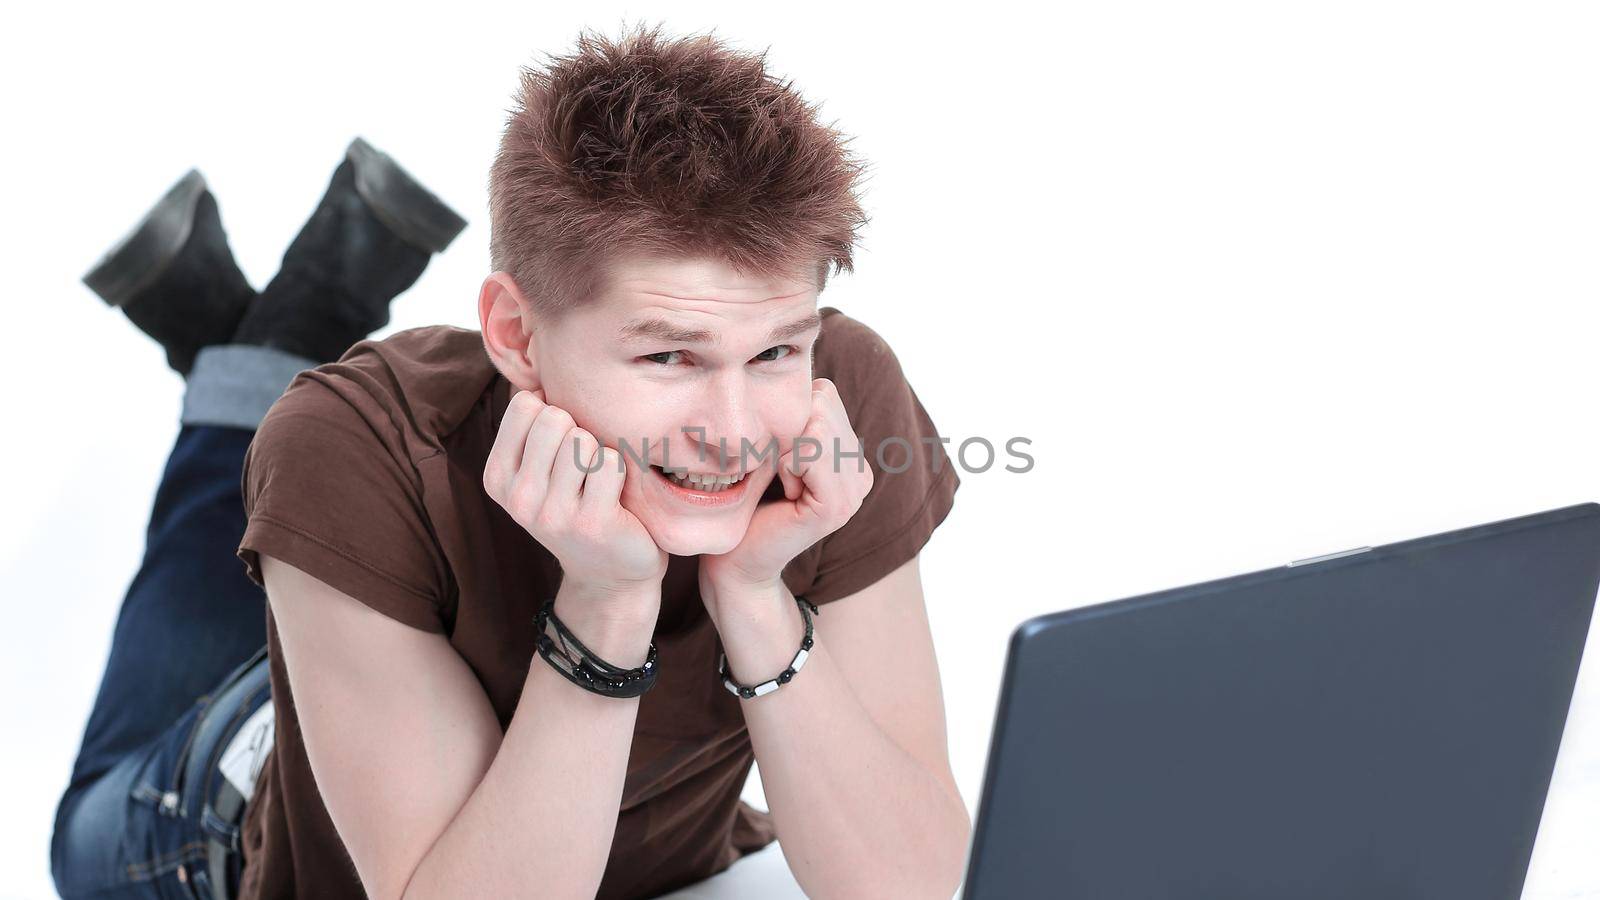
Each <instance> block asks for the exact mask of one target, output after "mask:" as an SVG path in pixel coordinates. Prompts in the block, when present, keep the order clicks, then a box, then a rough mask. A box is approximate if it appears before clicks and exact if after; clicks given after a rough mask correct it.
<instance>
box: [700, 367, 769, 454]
mask: <svg viewBox="0 0 1600 900" xmlns="http://www.w3.org/2000/svg"><path fill="white" fill-rule="evenodd" d="M752 399H753V398H752V397H751V396H750V390H749V386H748V385H747V384H746V383H745V379H744V378H743V376H742V373H738V374H733V373H730V374H726V375H723V376H720V377H718V378H715V379H713V380H712V381H711V383H710V387H709V388H708V390H707V393H706V396H705V398H704V400H703V401H702V402H701V403H700V404H699V406H700V410H701V418H700V421H697V422H691V423H689V424H690V426H692V427H691V429H690V430H689V431H688V434H689V441H690V443H691V444H694V445H696V448H697V450H698V451H699V452H700V453H701V454H702V456H701V458H702V459H704V460H705V461H706V462H708V463H711V464H712V465H715V466H716V467H717V468H719V469H730V468H734V467H735V466H737V465H739V456H740V448H741V447H742V446H743V444H744V443H745V442H748V443H750V444H752V445H756V443H757V435H758V432H759V430H760V424H759V420H758V417H757V416H756V411H755V409H754V408H753V406H752ZM757 449H759V447H757Z"/></svg>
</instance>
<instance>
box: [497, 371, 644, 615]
mask: <svg viewBox="0 0 1600 900" xmlns="http://www.w3.org/2000/svg"><path fill="white" fill-rule="evenodd" d="M624 475H625V473H624V471H623V466H622V457H621V454H620V453H619V452H618V451H617V450H615V449H613V448H611V447H602V446H601V445H600V442H599V441H598V440H597V439H596V438H595V437H594V435H592V434H590V433H589V432H587V431H585V430H584V429H582V428H579V427H577V425H576V424H575V423H574V422H573V419H572V415H571V414H570V413H568V412H567V411H566V410H564V409H561V408H559V407H556V406H552V405H550V404H549V403H546V402H545V399H544V391H542V390H533V391H526V390H523V391H518V392H517V393H516V394H515V395H514V396H513V397H512V398H511V402H510V405H508V406H507V407H506V412H505V417H504V419H503V420H502V421H501V422H500V432H499V434H497V435H496V436H495V441H494V447H493V449H491V450H490V451H489V459H488V462H487V463H486V464H485V465H484V469H483V488H484V490H485V491H487V492H488V494H489V496H490V497H492V498H494V500H495V502H496V503H499V504H500V506H501V507H503V508H504V509H505V511H506V512H507V513H509V514H510V515H511V518H512V519H514V520H515V521H516V522H517V524H519V525H521V526H522V527H523V528H524V529H526V530H527V532H528V533H529V534H530V535H532V536H533V537H534V539H535V540H537V541H538V542H539V543H540V544H542V545H543V546H544V547H545V548H546V549H547V550H549V551H550V552H551V553H552V554H554V555H555V557H556V559H557V560H559V561H560V563H561V570H562V573H563V578H564V580H565V582H569V583H570V582H577V583H578V584H580V585H582V586H583V587H584V588H586V589H587V590H586V591H585V593H588V594H590V595H591V596H594V597H614V598H617V602H619V603H622V602H627V601H628V600H629V599H630V598H633V597H636V596H638V595H639V593H640V591H639V589H640V588H642V587H649V586H651V585H656V586H659V584H660V581H661V577H662V576H663V575H664V574H666V571H667V553H666V551H664V550H662V549H661V548H660V547H658V546H657V545H656V542H655V540H654V539H652V538H651V537H650V533H649V532H648V531H646V530H645V527H644V525H643V524H642V523H640V521H639V519H638V518H637V517H635V516H634V514H633V513H631V512H629V511H628V510H626V509H624V508H623V507H622V505H621V503H620V502H619V498H620V497H621V495H622V484H623V479H624ZM616 612H618V613H625V612H631V610H616Z"/></svg>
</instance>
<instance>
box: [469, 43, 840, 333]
mask: <svg viewBox="0 0 1600 900" xmlns="http://www.w3.org/2000/svg"><path fill="white" fill-rule="evenodd" d="M661 30H662V26H661V25H656V26H654V27H650V28H646V27H645V26H644V25H643V24H641V25H639V26H638V27H637V28H636V29H634V30H632V31H628V30H627V29H626V28H624V30H623V33H622V36H621V37H620V38H619V39H618V40H616V41H612V40H609V39H608V38H606V37H604V36H602V35H599V34H595V33H593V32H591V31H590V30H588V29H584V30H583V31H582V32H580V34H579V36H578V42H577V47H576V49H575V51H574V52H573V53H571V54H570V55H566V56H556V57H553V58H551V59H550V61H549V63H548V64H547V65H545V66H542V67H538V68H532V67H530V68H524V69H523V70H522V80H521V85H520V88H519V90H518V92H517V95H516V99H515V107H514V108H513V109H512V110H511V113H510V117H509V119H508V120H507V122H506V129H505V133H504V134H503V135H502V137H501V140H500V148H499V152H498V153H497V154H496V156H495V160H494V165H493V166H492V168H491V169H490V173H489V220H490V238H489V253H490V262H491V264H492V265H493V266H494V268H495V270H496V271H505V272H509V273H510V274H511V276H512V278H513V279H514V280H515V281H516V283H517V286H518V287H519V288H521V289H522V292H523V294H524V295H526V296H527V297H528V299H529V301H530V303H531V304H532V305H533V306H534V308H535V309H536V310H537V311H541V312H545V313H549V314H553V315H559V314H560V313H562V312H564V311H566V310H567V309H570V308H572V307H573V306H575V305H576V304H578V303H581V302H583V299H584V298H585V297H586V296H588V295H589V294H590V292H592V291H594V290H595V289H597V288H598V287H599V286H600V285H601V284H602V282H603V278H604V265H605V262H606V260H607V259H609V258H614V254H616V253H619V252H641V251H642V252H645V253H650V254H665V255H669V256H676V257H685V256H712V257H717V258H720V259H722V260H723V261H725V262H726V263H728V264H730V265H732V266H733V267H734V268H735V269H736V270H738V271H740V272H743V273H747V274H754V275H758V276H771V275H785V276H797V277H804V275H805V274H808V273H810V274H814V276H815V278H816V283H817V288H818V290H821V289H822V287H823V286H824V285H825V284H826V281H827V277H828V271H829V267H830V266H831V267H833V269H834V270H835V271H851V270H852V268H853V265H852V250H853V247H854V244H855V239H856V232H857V230H858V229H859V228H860V226H861V225H863V224H865V222H866V216H865V215H864V213H863V212H862V210H861V206H860V204H859V203H858V202H857V198H856V196H855V190H856V186H857V184H858V182H859V180H860V177H861V176H862V174H863V173H864V172H865V171H866V168H867V167H866V165H865V164H864V163H863V162H861V161H860V160H858V159H857V158H855V156H854V155H853V154H852V153H851V152H850V151H849V149H848V148H847V147H846V145H847V144H848V143H849V139H848V138H845V137H844V136H843V135H841V134H840V133H839V132H838V131H836V130H834V129H833V128H832V127H831V126H828V125H823V124H822V123H821V122H820V121H819V120H818V118H817V111H818V109H817V107H816V106H815V105H812V104H809V103H807V102H806V101H805V100H803V99H802V98H801V96H800V95H799V94H798V93H797V92H796V91H795V90H794V89H793V87H792V85H791V83H790V82H788V81H779V80H777V79H776V78H774V77H773V76H771V75H770V74H768V73H767V71H766V65H765V63H766V51H762V52H761V53H759V54H752V53H744V52H740V51H737V50H734V49H731V48H729V47H728V46H727V45H726V44H725V43H724V42H723V41H721V40H720V39H718V38H716V37H715V36H714V35H713V34H699V35H691V36H688V37H682V38H668V37H664V36H663V35H662V33H661Z"/></svg>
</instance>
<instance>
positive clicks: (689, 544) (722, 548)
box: [656, 535, 742, 556]
mask: <svg viewBox="0 0 1600 900" xmlns="http://www.w3.org/2000/svg"><path fill="white" fill-rule="evenodd" d="M739 536H742V535H739ZM739 536H734V538H725V536H693V535H685V536H675V538H658V540H656V546H659V548H661V549H664V551H667V552H669V554H672V556H720V554H725V552H728V551H731V549H733V548H736V546H739Z"/></svg>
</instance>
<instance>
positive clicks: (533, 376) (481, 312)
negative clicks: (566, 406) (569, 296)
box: [478, 272, 541, 391]
mask: <svg viewBox="0 0 1600 900" xmlns="http://www.w3.org/2000/svg"><path fill="white" fill-rule="evenodd" d="M530 309H531V307H530V306H529V305H528V300H527V298H526V297H524V296H523V295H522V289H521V288H519V287H517V283H516V282H515V281H513V280H512V278H511V273H509V272H494V273H491V274H490V275H489V277H487V278H485V279H484V280H483V288H482V290H480V291H479V292H478V328H479V330H481V331H482V332H483V348H484V350H486V351H487V352H488V354H489V359H490V360H491V361H493V362H494V364H495V366H496V367H497V368H498V369H499V370H500V374H502V375H504V376H505V377H506V380H507V381H509V382H511V385H512V387H513V388H514V389H518V390H528V391H531V390H535V389H537V388H539V387H540V386H541V382H540V378H539V365H538V360H537V359H536V358H535V357H534V353H533V348H532V344H531V341H530V337H531V336H530V335H529V333H528V329H527V326H528V323H529V321H530V315H529V311H530Z"/></svg>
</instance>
